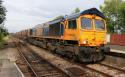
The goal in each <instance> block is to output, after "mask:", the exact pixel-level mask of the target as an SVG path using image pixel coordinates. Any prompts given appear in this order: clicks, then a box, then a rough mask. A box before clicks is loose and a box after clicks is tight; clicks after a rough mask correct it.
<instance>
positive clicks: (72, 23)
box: [68, 20, 77, 29]
mask: <svg viewBox="0 0 125 77" xmlns="http://www.w3.org/2000/svg"><path fill="white" fill-rule="evenodd" d="M68 28H69V29H76V28H77V24H76V20H70V21H69V22H68Z"/></svg>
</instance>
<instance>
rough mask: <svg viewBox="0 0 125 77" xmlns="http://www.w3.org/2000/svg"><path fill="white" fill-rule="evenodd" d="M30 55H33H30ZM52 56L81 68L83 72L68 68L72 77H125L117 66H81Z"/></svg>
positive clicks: (124, 71)
mask: <svg viewBox="0 0 125 77" xmlns="http://www.w3.org/2000/svg"><path fill="white" fill-rule="evenodd" d="M24 46H25V44H24ZM34 49H35V48H34ZM40 49H41V48H40ZM42 50H43V51H45V52H48V50H46V49H42ZM33 51H35V50H33ZM26 52H27V51H26ZM28 53H29V52H27V54H28ZM27 54H26V55H27ZM34 54H36V56H37V55H38V54H37V53H35V52H34ZM50 54H52V53H50ZM29 55H32V54H30V53H29ZM52 55H54V56H57V57H61V58H63V60H65V61H67V62H70V63H72V64H74V65H77V66H79V67H80V68H81V69H82V70H80V69H78V68H74V67H73V68H72V67H71V68H68V69H67V68H66V70H67V71H68V72H71V73H72V75H76V76H74V77H125V70H124V69H121V68H118V67H115V66H111V65H109V64H105V63H100V62H98V63H94V64H81V63H76V62H74V61H72V60H71V59H68V58H64V57H62V56H60V55H58V54H54V53H53V54H52ZM39 57H40V55H39ZM39 59H40V58H38V59H37V60H35V61H38V62H41V61H39ZM35 61H34V62H35ZM60 61H61V60H60ZM47 64H48V63H47ZM51 64H52V63H51ZM60 65H61V64H60ZM67 65H68V64H67ZM36 68H39V67H36ZM59 68H60V67H59ZM48 71H49V70H48ZM95 74H96V75H95ZM66 75H67V74H66ZM72 75H69V76H70V77H72ZM50 77H56V76H53V75H52V76H50ZM59 77H60V76H59ZM62 77H64V76H62Z"/></svg>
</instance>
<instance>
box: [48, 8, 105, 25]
mask: <svg viewBox="0 0 125 77" xmlns="http://www.w3.org/2000/svg"><path fill="white" fill-rule="evenodd" d="M85 14H94V15H97V16H100V17H102V18H104V19H105V16H104V15H103V13H102V12H100V11H99V10H98V9H96V8H91V9H87V10H84V11H82V12H80V13H75V14H71V15H68V16H65V17H64V18H59V19H56V20H52V21H49V22H48V24H55V23H58V22H61V21H63V20H65V19H69V20H70V19H76V18H78V17H79V16H80V15H85Z"/></svg>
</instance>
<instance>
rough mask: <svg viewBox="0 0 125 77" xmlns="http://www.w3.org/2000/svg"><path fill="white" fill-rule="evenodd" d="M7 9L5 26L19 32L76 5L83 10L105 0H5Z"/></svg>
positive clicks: (65, 12)
mask: <svg viewBox="0 0 125 77" xmlns="http://www.w3.org/2000/svg"><path fill="white" fill-rule="evenodd" d="M3 1H4V2H3V5H4V6H5V7H6V9H7V16H6V21H5V27H6V28H7V29H8V30H9V32H18V31H20V30H23V29H28V28H32V27H34V26H35V25H37V24H42V23H44V22H47V21H49V20H52V19H53V18H55V17H57V16H59V15H66V14H67V15H68V14H71V13H72V12H73V10H74V9H75V8H76V7H79V8H80V10H81V11H83V10H86V9H89V8H93V7H96V8H98V9H99V6H100V5H102V4H103V3H104V0H3Z"/></svg>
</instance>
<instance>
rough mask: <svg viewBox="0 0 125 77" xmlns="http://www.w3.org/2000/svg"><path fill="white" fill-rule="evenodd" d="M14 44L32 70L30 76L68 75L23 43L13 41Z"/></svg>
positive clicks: (59, 76)
mask: <svg viewBox="0 0 125 77" xmlns="http://www.w3.org/2000/svg"><path fill="white" fill-rule="evenodd" d="M15 45H16V47H17V49H18V51H19V53H20V55H21V57H22V58H23V59H24V60H25V62H26V64H27V66H28V68H29V69H30V72H32V77H69V76H68V75H67V74H66V73H64V72H62V71H61V70H59V69H58V68H56V67H54V66H53V65H51V64H50V63H49V62H47V61H46V60H44V59H42V58H40V57H39V56H37V55H35V54H33V53H32V51H31V50H30V49H29V48H27V47H26V45H25V44H21V43H18V44H16V43H15Z"/></svg>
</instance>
